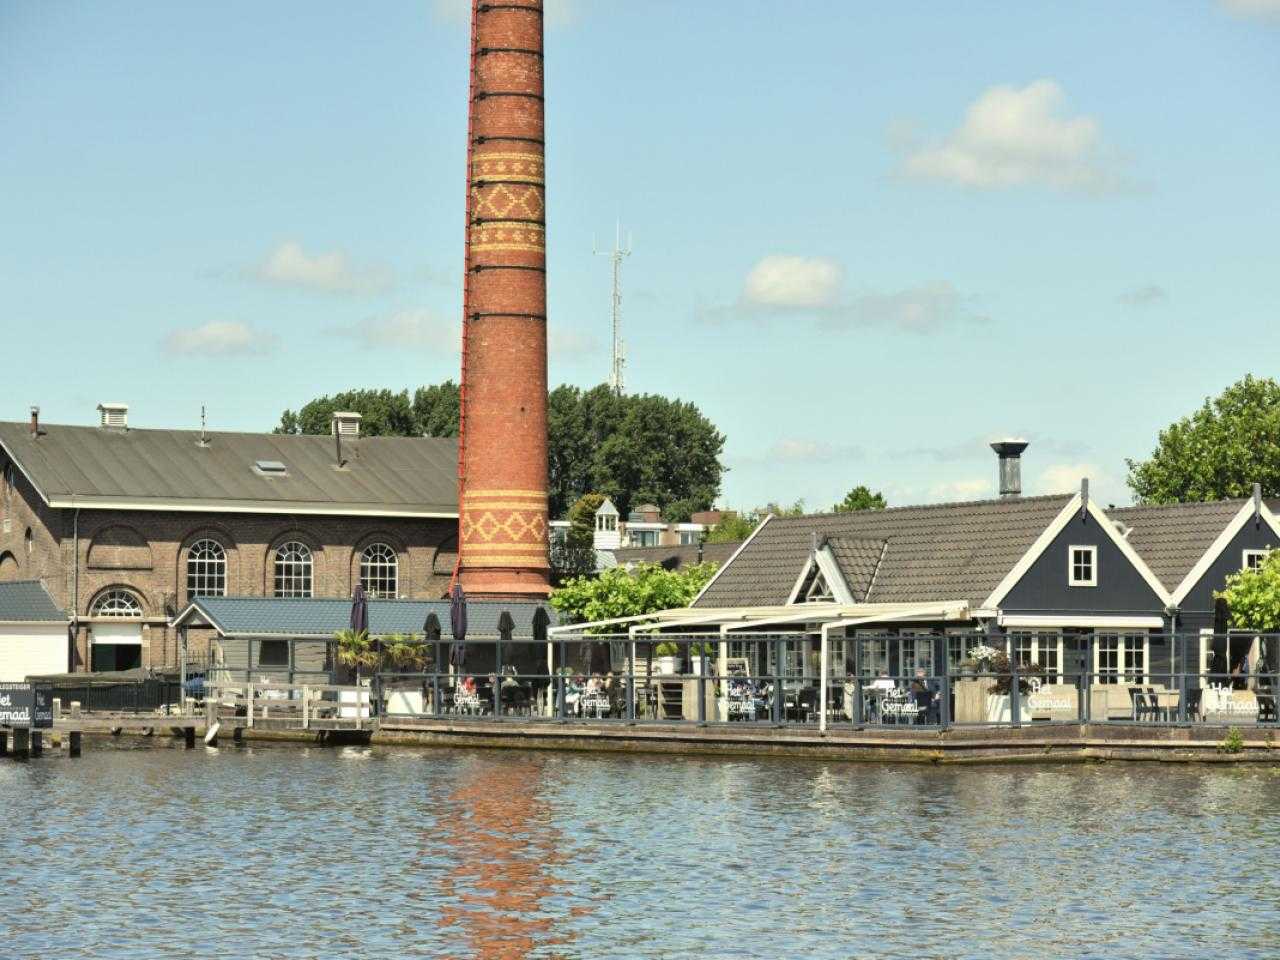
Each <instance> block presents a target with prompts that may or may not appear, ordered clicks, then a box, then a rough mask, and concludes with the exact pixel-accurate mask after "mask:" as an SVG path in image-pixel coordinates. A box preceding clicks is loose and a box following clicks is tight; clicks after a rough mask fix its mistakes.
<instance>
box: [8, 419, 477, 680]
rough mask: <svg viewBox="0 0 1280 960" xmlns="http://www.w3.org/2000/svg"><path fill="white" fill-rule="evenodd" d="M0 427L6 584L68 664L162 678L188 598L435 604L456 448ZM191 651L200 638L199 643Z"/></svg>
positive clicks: (355, 432) (337, 436) (443, 578)
mask: <svg viewBox="0 0 1280 960" xmlns="http://www.w3.org/2000/svg"><path fill="white" fill-rule="evenodd" d="M99 412H100V414H101V417H100V425H99V426H97V427H85V426H64V425H57V424H49V425H45V424H41V423H39V422H38V417H37V415H36V414H34V413H33V415H32V418H31V421H30V422H29V423H28V422H18V423H13V422H8V423H0V581H18V580H36V581H40V582H41V583H43V584H44V585H45V587H46V589H47V590H48V592H49V595H50V596H51V597H52V599H53V601H54V603H56V604H57V606H58V607H60V608H61V609H63V610H65V611H67V614H68V616H69V617H70V618H71V627H70V637H69V639H68V649H67V665H68V668H69V669H71V670H91V669H93V670H115V669H128V668H131V667H138V666H141V667H166V666H173V665H174V664H175V663H176V661H177V656H178V650H177V636H176V632H175V631H174V630H173V629H172V628H171V627H170V626H169V621H170V620H171V619H172V618H173V617H174V616H175V615H176V614H177V613H178V612H180V611H181V610H182V609H184V608H185V606H186V605H187V604H188V602H189V601H190V600H191V599H192V598H193V597H195V596H201V595H204V596H260V597H272V596H278V597H306V596H315V597H349V596H350V595H351V591H352V589H353V587H354V586H355V584H356V583H357V582H361V581H362V582H363V583H364V584H365V587H366V589H367V590H368V591H369V593H370V594H371V595H373V596H376V597H403V598H413V599H437V598H439V597H442V596H443V595H444V594H445V593H446V591H447V589H448V585H449V579H450V575H451V573H452V570H453V567H454V563H455V558H456V554H457V517H458V508H457V486H456V475H457V447H456V443H455V441H453V440H450V439H437V438H416V437H414V438H406V437H361V436H360V431H359V422H360V418H359V416H358V415H356V414H336V415H335V417H334V422H333V429H332V432H331V434H330V435H329V436H283V435H275V434H251V433H205V432H203V431H198V430H147V429H136V428H133V427H130V426H129V423H128V411H127V409H126V408H125V407H124V406H123V405H120V404H103V405H102V406H101V407H100V408H99ZM190 640H191V642H192V645H193V652H198V651H199V649H200V645H201V638H200V636H199V635H198V633H197V632H193V633H192V635H191V637H190Z"/></svg>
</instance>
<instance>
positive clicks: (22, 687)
mask: <svg viewBox="0 0 1280 960" xmlns="http://www.w3.org/2000/svg"><path fill="white" fill-rule="evenodd" d="M0 725H3V726H6V727H33V728H35V729H37V730H38V729H40V728H42V727H46V728H47V727H52V726H53V688H52V687H40V686H36V685H35V684H32V683H0Z"/></svg>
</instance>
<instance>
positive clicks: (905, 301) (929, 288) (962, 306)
mask: <svg viewBox="0 0 1280 960" xmlns="http://www.w3.org/2000/svg"><path fill="white" fill-rule="evenodd" d="M843 283H844V269H843V268H842V267H841V266H840V264H839V263H837V262H836V261H835V260H832V259H830V258H828V257H797V256H788V255H781V254H774V255H771V256H767V257H764V258H762V259H761V260H760V261H758V262H757V263H756V264H755V266H753V267H752V268H751V270H750V272H749V273H748V274H747V277H746V280H745V281H744V283H743V287H742V293H741V294H740V295H739V297H738V299H737V301H736V302H735V303H733V304H729V305H722V306H716V307H711V308H707V309H702V310H700V311H699V313H700V315H701V316H702V317H703V319H706V320H709V321H712V322H721V321H725V320H730V319H750V320H755V321H757V322H761V323H768V322H769V321H771V320H778V319H792V318H794V317H796V316H803V317H808V318H810V319H813V320H815V321H817V322H818V323H819V324H820V325H821V326H822V327H825V328H827V329H837V330H839V329H846V328H850V327H878V326H887V327H896V328H897V329H899V330H905V331H909V332H913V333H930V332H933V331H936V330H939V329H941V328H943V327H947V326H951V325H954V324H959V323H985V322H987V320H988V319H989V318H988V317H986V316H983V315H980V314H976V313H974V312H973V310H972V309H970V304H971V301H972V299H973V298H971V297H966V296H965V295H964V294H962V293H961V292H960V291H959V290H957V289H956V287H955V286H954V285H953V284H951V283H950V282H948V281H945V280H939V281H931V282H926V283H920V284H917V285H916V286H913V287H907V288H905V289H902V290H894V291H890V292H881V291H870V292H864V293H860V294H856V295H853V296H849V295H846V294H844V293H843V292H842V289H841V288H842V286H843Z"/></svg>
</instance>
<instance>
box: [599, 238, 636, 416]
mask: <svg viewBox="0 0 1280 960" xmlns="http://www.w3.org/2000/svg"><path fill="white" fill-rule="evenodd" d="M592 252H593V253H594V254H595V255H596V256H597V257H608V258H609V259H610V261H612V263H613V364H612V366H611V367H610V368H609V386H610V387H611V388H612V389H613V392H614V393H617V394H621V393H622V391H623V390H624V389H625V384H624V377H623V368H624V367H625V366H626V364H627V352H626V347H625V346H624V345H623V343H622V261H623V259H624V258H625V257H629V256H631V236H630V234H628V235H627V245H626V247H625V248H623V246H622V224H621V223H618V224H617V225H616V226H615V230H614V238H613V249H612V250H597V249H595V244H594V243H593V244H592Z"/></svg>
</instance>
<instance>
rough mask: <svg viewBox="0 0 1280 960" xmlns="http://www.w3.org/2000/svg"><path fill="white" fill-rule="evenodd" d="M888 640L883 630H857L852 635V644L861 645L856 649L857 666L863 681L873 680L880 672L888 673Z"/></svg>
mask: <svg viewBox="0 0 1280 960" xmlns="http://www.w3.org/2000/svg"><path fill="white" fill-rule="evenodd" d="M889 640H890V638H889V637H887V636H885V633H884V631H883V630H858V631H857V632H856V633H855V634H854V642H855V643H859V644H861V645H862V646H861V647H860V648H859V649H858V654H859V656H858V666H859V667H860V668H861V673H860V674H859V675H860V676H861V677H862V678H863V679H871V680H874V679H875V678H876V677H878V676H879V675H880V671H881V670H883V671H884V672H885V673H888V672H889Z"/></svg>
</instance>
